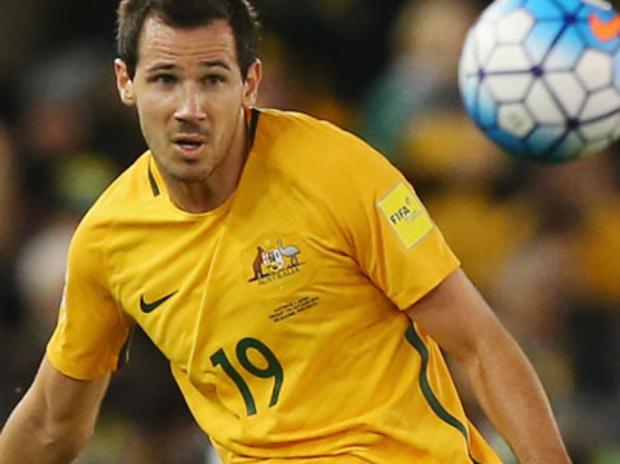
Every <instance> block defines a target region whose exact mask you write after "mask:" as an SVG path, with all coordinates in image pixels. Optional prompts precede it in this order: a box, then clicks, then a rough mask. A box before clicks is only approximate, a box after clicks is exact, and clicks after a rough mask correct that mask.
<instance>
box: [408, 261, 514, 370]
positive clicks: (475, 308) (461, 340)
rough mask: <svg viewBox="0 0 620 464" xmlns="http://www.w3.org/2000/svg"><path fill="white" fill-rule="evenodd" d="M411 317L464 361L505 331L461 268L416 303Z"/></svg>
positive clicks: (450, 352) (409, 310) (491, 343)
mask: <svg viewBox="0 0 620 464" xmlns="http://www.w3.org/2000/svg"><path fill="white" fill-rule="evenodd" d="M407 314H408V315H409V317H410V318H411V319H412V320H413V321H414V322H416V323H417V324H418V325H419V326H420V327H421V328H422V329H423V330H424V331H425V332H426V333H428V334H429V335H430V336H431V337H432V338H433V339H434V340H435V341H436V342H437V343H438V344H439V346H441V347H442V349H444V350H445V351H446V352H447V353H449V354H450V355H452V356H454V357H455V358H457V359H460V360H463V359H467V358H468V357H471V356H475V355H476V354H477V353H479V352H480V350H481V349H484V347H485V346H487V347H490V349H492V348H491V347H492V346H493V340H494V339H496V337H504V336H506V331H505V329H504V328H503V326H502V324H501V323H500V321H499V319H498V318H497V317H496V316H495V314H494V313H493V311H492V310H491V308H490V307H489V305H488V304H487V303H486V301H485V300H484V299H483V298H482V296H481V295H480V293H478V291H477V290H476V288H475V287H474V285H473V284H472V283H471V282H470V280H469V279H468V278H467V276H466V275H465V273H464V272H463V271H462V270H461V269H458V270H456V271H455V272H453V273H452V274H450V275H449V276H448V277H446V278H445V279H444V280H443V281H442V282H441V283H440V284H439V285H438V286H437V287H436V288H434V289H433V290H431V292H429V293H428V294H427V295H426V296H424V297H423V298H422V299H420V300H419V301H417V302H416V303H415V304H413V305H412V306H411V307H410V308H409V309H408V310H407Z"/></svg>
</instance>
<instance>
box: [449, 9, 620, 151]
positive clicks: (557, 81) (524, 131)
mask: <svg viewBox="0 0 620 464" xmlns="http://www.w3.org/2000/svg"><path fill="white" fill-rule="evenodd" d="M459 88H460V91H461V96H462V99H463V102H464V106H465V109H466V111H467V113H468V114H469V116H470V117H471V118H472V119H473V121H474V122H475V123H476V124H477V125H478V126H479V127H480V128H481V129H482V131H483V132H484V133H485V134H486V135H487V136H488V137H489V138H491V139H492V140H493V141H494V142H496V143H497V144H498V145H500V146H501V147H502V148H503V149H504V150H505V151H506V152H508V153H509V154H512V155H514V156H516V157H519V158H525V159H528V160H535V161H542V162H562V161H568V160H572V159H576V158H579V157H582V156H584V155H586V154H589V153H595V152H597V151H600V150H602V149H603V148H605V147H606V146H607V145H609V144H610V143H611V142H613V141H614V140H615V139H616V138H618V137H619V136H620V16H619V15H617V14H616V13H615V11H614V10H613V8H612V6H611V5H610V4H608V3H607V2H604V1H601V0H496V1H495V2H494V3H492V4H491V5H490V6H489V7H487V9H486V10H485V11H484V12H483V13H482V15H481V16H480V18H479V19H478V21H477V22H476V23H475V24H474V26H473V27H472V28H471V30H470V31H469V33H468V35H467V38H466V40H465V45H464V47H463V51H462V54H461V59H460V65H459Z"/></svg>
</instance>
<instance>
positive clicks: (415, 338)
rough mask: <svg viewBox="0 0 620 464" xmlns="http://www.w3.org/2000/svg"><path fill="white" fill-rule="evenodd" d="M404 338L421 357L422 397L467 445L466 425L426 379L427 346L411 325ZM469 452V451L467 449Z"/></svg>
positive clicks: (474, 463) (476, 463)
mask: <svg viewBox="0 0 620 464" xmlns="http://www.w3.org/2000/svg"><path fill="white" fill-rule="evenodd" d="M405 338H406V339H407V341H408V342H409V343H410V344H411V346H413V347H414V348H415V349H416V351H417V352H418V353H419V354H420V357H421V358H422V366H421V367H420V389H421V390H422V394H423V395H424V398H425V399H426V401H427V402H428V404H429V406H430V407H431V409H432V410H433V412H434V413H435V414H437V416H438V417H439V418H440V419H441V420H442V421H444V422H445V423H447V424H449V425H451V426H452V427H454V428H455V429H457V430H458V431H459V432H461V434H462V435H463V436H464V437H465V441H466V443H467V444H468V447H469V433H468V431H467V427H465V425H463V423H462V422H461V421H459V420H458V419H457V418H456V417H454V416H453V415H452V414H450V413H449V412H448V411H447V410H446V408H444V407H443V405H442V404H441V403H440V402H439V400H438V399H437V397H436V396H435V393H434V392H433V389H432V388H431V384H430V382H429V381H428V359H429V353H428V348H427V347H426V345H425V344H424V342H423V341H422V339H421V338H420V336H419V335H418V333H417V332H416V330H415V327H414V326H413V325H410V326H409V327H408V328H407V331H406V332H405ZM468 453H469V451H468ZM469 458H470V459H471V460H472V462H473V464H479V463H478V462H477V461H476V460H475V459H474V458H473V457H472V456H471V453H469Z"/></svg>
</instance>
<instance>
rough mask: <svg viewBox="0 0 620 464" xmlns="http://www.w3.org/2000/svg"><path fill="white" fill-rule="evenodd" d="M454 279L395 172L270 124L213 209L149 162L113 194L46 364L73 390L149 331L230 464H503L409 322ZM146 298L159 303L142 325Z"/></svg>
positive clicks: (87, 238) (265, 120)
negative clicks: (186, 205)
mask: <svg viewBox="0 0 620 464" xmlns="http://www.w3.org/2000/svg"><path fill="white" fill-rule="evenodd" d="M149 170H150V171H151V172H152V177H153V178H152V179H151V182H149V176H148V172H149ZM152 184H154V185H156V186H157V189H154V186H153V185H152ZM395 189H396V192H397V193H393V192H394V191H395ZM156 190H159V191H160V192H161V193H160V194H159V195H155V191H156ZM386 198H390V201H389V205H387V206H386V205H385V204H384V207H381V206H380V205H379V202H380V201H381V200H383V199H386ZM400 201H402V203H403V204H402V205H401V206H399V205H398V203H399V202H400ZM390 211H391V212H393V211H396V212H397V214H396V217H395V220H396V219H397V222H398V221H406V222H407V224H408V225H406V226H402V227H404V229H402V228H399V227H400V226H399V227H395V225H394V223H393V222H391V221H390V217H391V215H390V214H387V212H390ZM403 231H404V232H403ZM403 239H404V240H403ZM85 263H86V264H85ZM458 265H459V263H458V261H457V259H456V258H455V257H454V255H453V254H452V253H451V251H450V250H449V248H448V247H447V246H446V244H445V243H444V240H443V238H442V235H441V234H440V232H439V231H438V230H437V229H436V228H435V227H434V225H433V224H432V222H431V221H430V219H429V218H428V216H427V213H426V211H425V210H424V208H423V207H422V206H421V204H420V203H419V200H418V199H417V197H416V196H415V193H414V192H413V190H412V189H411V187H410V186H409V185H408V184H407V182H406V181H405V180H404V179H403V177H402V176H401V175H400V174H399V173H398V172H397V171H396V170H395V169H394V168H393V167H392V166H391V165H390V164H389V163H388V162H387V161H386V160H385V159H384V158H383V157H381V156H380V155H378V154H377V153H376V152H374V151H373V150H372V149H371V148H369V147H368V146H367V145H366V144H364V143H363V142H361V141H360V140H359V139H357V138H355V137H353V136H352V135H350V134H347V133H345V132H343V131H341V130H339V129H336V128H335V127H333V126H331V125H329V124H327V123H323V122H319V121H317V120H315V119H312V118H310V117H308V116H304V115H300V114H295V113H283V112H277V111H273V110H262V111H261V116H260V120H259V123H258V129H257V133H256V138H255V141H254V145H253V148H252V151H251V153H250V155H249V158H248V161H247V164H246V167H245V169H244V172H243V175H242V178H241V180H240V183H239V186H238V188H237V190H236V192H235V193H234V195H233V196H232V197H231V198H230V199H229V200H228V201H226V203H225V204H223V205H222V206H220V207H219V208H217V209H216V210H214V211H211V212H209V213H206V214H189V213H185V212H183V211H180V210H179V209H177V208H176V207H174V206H173V205H172V203H171V202H170V200H169V197H168V195H167V192H166V189H165V185H164V183H163V182H162V179H161V177H160V174H159V173H158V171H157V169H156V165H155V163H154V161H153V160H152V158H151V155H150V154H149V153H146V154H145V155H143V156H142V157H141V158H139V159H138V160H137V161H136V163H135V164H134V165H133V166H132V167H131V168H130V169H129V170H128V171H127V172H126V173H125V174H123V175H122V176H121V177H120V178H119V179H118V180H117V181H116V182H115V183H114V184H113V185H112V186H111V187H110V188H109V189H108V191H107V192H106V193H105V194H104V195H103V196H102V198H101V199H100V200H99V201H98V203H97V204H96V205H95V206H94V207H93V209H92V210H91V211H90V213H89V214H88V216H87V217H86V218H85V219H84V221H83V223H82V225H81V226H80V228H79V230H78V232H77V234H76V237H75V238H74V241H73V245H72V247H71V254H70V260H69V279H68V284H67V292H66V294H67V298H66V300H65V303H64V304H63V309H62V311H61V322H60V323H59V325H58V328H57V330H56V332H55V334H54V336H53V339H52V341H51V342H50V344H49V348H48V352H49V355H50V359H51V361H52V363H53V364H54V365H55V366H56V367H58V368H59V369H60V370H62V371H63V372H65V373H66V374H68V375H71V376H76V377H89V376H94V375H97V374H99V373H100V372H104V371H107V370H110V369H111V368H112V366H113V364H114V363H115V361H116V359H117V357H116V356H117V352H118V349H119V347H120V345H121V344H122V342H123V341H124V337H125V335H126V333H127V328H128V325H129V322H128V321H130V320H133V321H135V322H136V323H138V324H139V325H140V326H141V327H142V328H143V329H144V330H145V332H146V333H147V334H148V335H149V336H150V337H151V338H152V340H153V341H154V342H155V344H156V345H157V346H158V347H159V348H160V350H161V351H162V352H163V353H164V355H165V356H166V357H167V358H168V359H169V360H170V363H171V368H172V372H173V374H174V377H175V379H176V380H177V383H178V384H179V386H180V388H181V390H182V392H183V395H184V396H185V398H186V400H187V403H188V405H189V407H190V409H191V410H192V413H193V414H194V416H195V418H196V420H197V421H198V423H199V424H200V425H201V427H202V428H203V429H204V430H205V431H206V432H207V433H208V434H209V435H210V436H211V438H212V440H213V442H214V443H215V445H216V446H217V448H218V450H219V451H220V453H221V456H222V458H223V460H224V462H226V463H246V462H269V463H284V462H287V463H294V462H298V463H302V462H303V463H305V462H317V463H321V462H329V463H362V462H364V463H368V462H371V463H377V464H380V463H381V464H383V463H385V464H394V463H413V462H415V463H417V464H426V463H428V464H430V463H442V464H445V463H450V464H459V463H471V462H472V459H471V458H470V456H469V454H470V453H472V454H474V457H475V459H476V461H477V462H480V463H498V462H499V460H498V458H497V457H496V455H495V454H494V453H493V451H492V450H491V449H490V448H489V447H488V445H487V444H486V443H485V442H484V441H483V439H482V438H481V437H480V435H479V434H478V433H477V432H475V430H474V429H473V427H472V426H471V425H470V424H469V422H468V421H467V418H466V417H465V415H464V412H463V408H462V406H461V404H460V401H459V399H458V397H457V394H456V391H455V388H454V386H453V384H452V381H451V380H450V377H449V374H448V371H447V368H446V366H445V364H444V361H443V359H442V356H441V353H440V351H439V348H438V347H437V345H436V344H435V343H434V342H433V341H432V340H431V339H430V338H429V337H428V336H426V335H425V334H424V333H423V332H421V331H420V330H419V329H418V328H416V329H415V330H414V329H413V328H412V327H411V324H410V322H409V319H408V317H407V316H406V314H404V313H403V312H402V311H401V310H404V309H407V308H408V307H410V306H411V305H412V304H413V303H414V302H415V301H417V300H418V299H419V298H421V297H422V296H424V295H425V294H426V293H428V292H429V291H430V290H431V289H432V288H434V287H435V286H436V285H438V284H439V282H441V280H442V279H444V278H445V277H446V276H447V275H448V274H449V273H451V272H453V271H454V270H455V269H456V268H457V267H458ZM83 282H85V283H86V285H83ZM166 297H167V299H165V300H163V302H162V299H163V298H166ZM141 299H143V301H142V306H145V305H146V307H147V309H152V306H150V307H149V305H155V303H157V302H159V303H160V304H159V306H158V307H157V308H156V309H154V310H152V311H151V312H148V313H145V312H144V311H143V310H142V309H141ZM407 331H409V334H410V335H412V336H415V337H416V343H418V346H417V347H416V346H414V344H412V343H411V342H410V341H408V340H407V338H406V337H405V334H406V332H407ZM424 382H427V385H428V387H429V388H430V395H433V396H434V398H435V399H436V400H437V401H438V402H439V404H440V406H439V408H441V411H443V412H442V414H443V415H444V416H445V415H446V414H447V415H449V416H450V417H452V418H453V419H454V420H456V421H457V422H458V424H461V425H462V427H463V430H462V431H461V430H459V429H458V427H455V426H454V425H451V424H449V423H447V422H446V420H445V417H444V418H442V417H440V416H441V415H442V414H438V412H437V410H438V406H437V405H435V406H431V404H430V402H429V391H426V393H425V392H424V391H423V390H422V384H423V383H424ZM244 395H245V396H244ZM468 439H469V442H470V443H468Z"/></svg>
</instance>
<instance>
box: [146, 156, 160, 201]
mask: <svg viewBox="0 0 620 464" xmlns="http://www.w3.org/2000/svg"><path fill="white" fill-rule="evenodd" d="M148 176H149V184H151V190H153V196H155V197H158V196H159V186H158V185H157V182H155V177H153V173H152V172H151V165H150V164H149V171H148Z"/></svg>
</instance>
